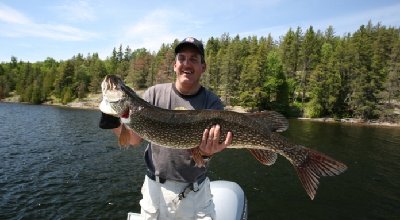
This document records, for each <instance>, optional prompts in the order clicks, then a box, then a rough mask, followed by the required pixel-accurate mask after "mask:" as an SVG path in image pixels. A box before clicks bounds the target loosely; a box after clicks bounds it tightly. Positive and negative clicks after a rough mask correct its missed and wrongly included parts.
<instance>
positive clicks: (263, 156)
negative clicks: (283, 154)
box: [247, 148, 278, 166]
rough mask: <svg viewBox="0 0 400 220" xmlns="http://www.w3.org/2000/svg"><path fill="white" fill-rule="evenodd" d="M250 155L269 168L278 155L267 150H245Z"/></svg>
mask: <svg viewBox="0 0 400 220" xmlns="http://www.w3.org/2000/svg"><path fill="white" fill-rule="evenodd" d="M247 150H249V151H250V153H251V154H252V155H253V156H254V157H255V158H256V159H257V160H258V161H259V162H260V163H262V164H264V165H268V166H271V165H272V164H274V163H275V161H276V159H277V158H278V155H277V154H276V153H274V152H272V151H269V150H260V149H250V148H247Z"/></svg>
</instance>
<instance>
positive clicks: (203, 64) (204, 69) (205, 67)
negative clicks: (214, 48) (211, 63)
mask: <svg viewBox="0 0 400 220" xmlns="http://www.w3.org/2000/svg"><path fill="white" fill-rule="evenodd" d="M201 66H202V68H203V73H204V72H205V71H206V69H207V64H206V63H202V64H201Z"/></svg>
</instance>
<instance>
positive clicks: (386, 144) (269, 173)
mask: <svg viewBox="0 0 400 220" xmlns="http://www.w3.org/2000/svg"><path fill="white" fill-rule="evenodd" d="M99 117H100V112H98V111H92V110H77V109H69V108H60V107H53V106H37V105H24V104H9V103H0V155H1V160H0V195H1V200H0V219H126V216H127V213H128V212H130V211H134V212H138V211H139V209H140V207H139V204H138V201H139V200H140V198H141V195H140V187H141V184H142V182H143V177H144V170H145V166H144V162H143V159H142V156H143V150H144V148H143V147H139V148H135V149H128V150H126V149H121V148H119V147H118V145H117V142H116V139H115V136H114V135H113V134H112V133H111V132H110V131H107V130H101V129H99V128H98V120H99ZM284 135H285V136H286V137H288V138H289V139H290V140H292V141H294V142H296V143H301V144H303V145H305V146H308V147H311V148H313V149H316V150H318V151H321V152H324V153H326V154H328V155H330V156H332V157H334V158H335V159H338V160H341V161H343V162H344V163H346V164H347V165H348V167H349V169H348V171H346V172H345V173H344V174H342V175H340V176H337V177H325V178H322V179H321V184H320V187H319V189H318V193H317V196H316V198H315V199H314V200H313V201H311V200H310V199H309V198H308V196H307V194H306V193H305V191H304V189H303V188H302V186H301V185H300V182H299V180H298V178H297V176H296V173H295V171H294V169H293V168H292V167H291V165H290V164H289V162H288V161H287V160H286V159H285V158H283V157H279V158H278V160H277V163H276V164H275V165H273V166H270V167H267V166H262V165H261V164H259V163H258V162H257V161H256V160H255V159H253V158H252V157H251V155H250V154H249V153H248V152H247V151H246V150H234V149H232V150H226V151H224V152H222V153H220V154H218V155H216V156H214V158H213V159H212V163H211V167H210V178H211V179H212V180H217V179H224V180H230V181H235V182H237V183H238V184H240V185H241V186H242V188H243V189H244V191H245V193H246V196H247V199H248V202H249V219H251V220H252V219H398V217H399V216H400V190H399V189H400V172H399V168H400V129H399V128H388V127H368V126H357V125H345V124H336V123H320V122H310V121H299V120H290V128H289V130H288V131H287V132H285V133H284Z"/></svg>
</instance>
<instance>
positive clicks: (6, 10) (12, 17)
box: [0, 3, 32, 25]
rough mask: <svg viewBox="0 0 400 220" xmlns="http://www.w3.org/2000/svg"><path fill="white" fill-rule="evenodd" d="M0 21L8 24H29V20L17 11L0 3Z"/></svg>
mask: <svg viewBox="0 0 400 220" xmlns="http://www.w3.org/2000/svg"><path fill="white" fill-rule="evenodd" d="M0 22H5V23H10V24H21V25H24V24H31V23H32V22H31V20H30V19H29V18H28V17H26V16H25V15H24V14H22V13H20V12H19V11H17V10H15V9H13V8H10V7H8V6H7V5H4V4H2V3H0Z"/></svg>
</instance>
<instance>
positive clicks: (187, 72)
mask: <svg viewBox="0 0 400 220" xmlns="http://www.w3.org/2000/svg"><path fill="white" fill-rule="evenodd" d="M183 73H184V74H192V73H193V72H192V71H189V70H185V71H183Z"/></svg>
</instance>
